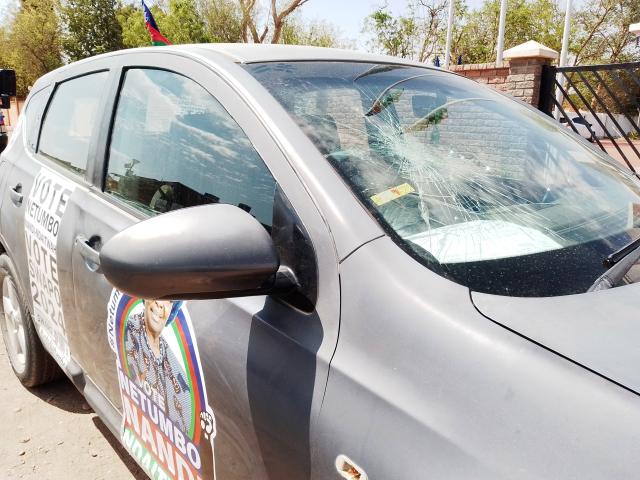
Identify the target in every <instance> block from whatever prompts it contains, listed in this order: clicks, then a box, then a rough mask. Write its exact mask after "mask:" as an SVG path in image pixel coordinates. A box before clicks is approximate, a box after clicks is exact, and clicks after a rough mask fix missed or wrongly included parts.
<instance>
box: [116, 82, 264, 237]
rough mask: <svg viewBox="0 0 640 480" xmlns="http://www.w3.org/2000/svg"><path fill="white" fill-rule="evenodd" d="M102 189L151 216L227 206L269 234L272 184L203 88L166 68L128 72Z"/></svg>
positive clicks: (231, 122)
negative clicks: (211, 205) (251, 218)
mask: <svg viewBox="0 0 640 480" xmlns="http://www.w3.org/2000/svg"><path fill="white" fill-rule="evenodd" d="M105 191H106V192H108V193H110V194H112V195H114V196H117V197H119V198H121V199H123V200H125V201H127V202H128V203H130V204H132V205H134V206H135V207H137V208H139V209H141V210H143V211H145V212H147V213H151V214H155V213H164V212H167V211H169V210H175V209H178V208H182V207H190V206H195V205H201V204H204V203H217V202H219V203H227V204H232V205H237V206H239V207H240V208H243V209H244V210H246V211H248V212H250V213H251V214H252V215H253V216H254V217H256V218H257V219H258V220H259V221H260V222H261V223H262V224H263V225H265V226H266V227H268V228H270V227H271V225H272V221H273V219H272V216H273V199H274V191H275V180H274V179H273V177H272V176H271V173H270V172H269V170H268V169H267V167H266V165H265V164H264V163H263V161H262V159H261V158H260V157H259V156H258V153H257V152H256V151H255V150H254V148H253V146H252V145H251V142H250V141H249V139H248V138H247V136H246V135H245V133H244V132H243V131H242V129H241V128H240V127H239V126H238V124H237V123H236V122H235V121H234V120H233V119H232V118H231V116H230V115H229V114H228V113H227V111H226V110H225V109H224V108H223V107H222V106H221V105H220V104H219V103H218V102H217V101H216V100H215V99H214V98H213V97H212V96H211V94H209V93H208V92H207V91H206V90H205V89H204V88H203V87H201V86H200V85H199V84H197V83H195V82H194V81H193V80H190V79H188V78H186V77H184V76H182V75H180V74H177V73H172V72H168V71H165V70H153V69H131V70H128V71H127V72H126V75H125V80H124V83H123V86H122V89H121V91H120V98H119V101H118V107H117V110H116V116H115V120H114V124H113V131H112V134H111V146H110V153H109V166H108V169H107V176H106V180H105Z"/></svg>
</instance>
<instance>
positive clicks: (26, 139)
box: [23, 84, 53, 155]
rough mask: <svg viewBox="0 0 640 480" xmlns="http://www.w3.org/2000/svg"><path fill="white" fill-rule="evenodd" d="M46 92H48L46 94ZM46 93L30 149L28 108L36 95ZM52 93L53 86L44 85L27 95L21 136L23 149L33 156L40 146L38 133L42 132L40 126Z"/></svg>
mask: <svg viewBox="0 0 640 480" xmlns="http://www.w3.org/2000/svg"><path fill="white" fill-rule="evenodd" d="M47 90H48V92H46V91H47ZM45 92H46V95H47V96H46V100H45V102H44V108H43V109H42V116H41V118H40V121H39V122H38V124H37V125H36V129H37V132H36V144H35V147H34V148H31V145H30V144H29V131H28V128H27V127H28V125H27V122H28V116H29V108H30V107H31V106H32V102H33V99H34V97H36V96H37V95H40V94H41V93H45ZM52 93H53V86H52V84H46V85H42V87H41V88H39V89H38V90H34V91H32V92H31V93H30V95H29V102H28V103H27V105H26V106H25V119H24V130H23V135H24V148H25V149H27V150H28V151H29V152H30V153H31V154H33V155H35V154H36V153H37V152H38V147H39V145H40V133H41V132H42V125H44V117H45V115H46V113H47V108H49V102H51V97H52Z"/></svg>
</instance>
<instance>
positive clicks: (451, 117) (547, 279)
mask: <svg viewBox="0 0 640 480" xmlns="http://www.w3.org/2000/svg"><path fill="white" fill-rule="evenodd" d="M246 68H247V69H248V71H249V72H251V73H252V74H253V76H254V77H255V78H256V79H257V80H258V81H259V82H261V83H262V84H263V85H264V86H265V87H266V88H267V89H268V90H269V92H270V93H271V94H272V95H273V96H274V97H275V98H276V99H277V100H278V101H279V102H280V103H281V104H282V106H283V107H284V108H285V109H286V110H287V111H288V112H289V114H290V115H291V117H292V118H293V119H294V120H295V121H296V122H297V124H298V125H299V126H300V128H301V129H302V130H303V131H304V132H305V134H306V135H307V136H308V137H309V138H310V139H311V141H312V142H313V143H314V144H315V146H316V147H317V149H318V150H319V151H320V153H321V154H322V155H323V156H324V158H325V159H326V160H327V161H328V162H329V163H330V164H331V165H332V166H333V167H334V168H335V169H336V170H337V172H338V173H339V174H340V175H341V176H342V178H343V179H344V180H345V181H346V183H347V184H348V185H349V187H350V188H351V189H352V190H353V192H354V193H355V194H356V196H357V197H358V198H359V199H360V201H361V202H362V203H363V205H364V206H365V207H366V208H367V209H368V210H369V211H370V212H371V213H372V214H373V215H374V216H375V218H376V219H377V220H378V221H379V223H380V224H381V225H382V227H383V228H384V229H385V230H386V232H387V233H388V234H389V236H390V237H391V238H393V240H394V241H395V242H396V243H398V245H400V246H401V247H402V248H403V249H404V250H405V251H407V252H408V253H409V254H410V255H412V256H413V257H414V258H416V259H417V260H418V261H420V262H421V263H422V264H424V265H425V266H427V267H428V268H430V269H432V270H433V271H435V272H437V273H439V274H440V275H443V276H445V277H446V278H449V279H450V280H453V281H455V282H458V283H461V284H463V285H467V286H468V287H469V288H471V289H473V290H475V291H480V292H485V293H494V294H500V295H512V296H555V295H566V294H572V293H581V292H585V291H586V290H587V289H588V288H589V286H590V285H591V284H592V283H593V281H594V280H595V279H596V278H597V277H598V276H599V275H601V274H602V273H603V272H604V271H605V270H606V269H605V268H604V266H603V264H602V261H603V259H604V258H605V257H606V256H607V255H608V254H610V253H611V252H613V251H615V250H617V249H619V248H620V247H621V246H623V245H626V244H628V243H629V242H631V241H632V240H634V239H636V238H638V236H639V235H640V231H639V230H638V227H639V226H640V218H639V214H640V188H639V184H638V181H637V179H635V177H632V175H631V174H630V172H627V171H625V170H623V169H622V168H620V167H618V166H617V165H615V164H614V163H612V162H609V161H607V160H606V159H605V158H604V157H603V156H601V155H600V154H597V153H596V152H595V151H593V150H592V149H591V148H590V147H589V146H587V145H586V144H584V142H582V141H581V140H579V139H575V138H573V136H572V135H570V134H568V133H567V132H566V131H564V130H565V129H563V128H562V126H561V125H559V124H556V123H555V122H553V121H552V120H551V119H549V118H548V117H546V116H544V115H543V114H541V113H540V112H537V111H535V110H533V109H531V108H529V107H527V106H524V105H523V104H520V103H519V102H517V101H515V100H512V99H509V98H507V97H505V96H503V95H501V94H499V93H497V92H494V91H492V90H490V89H488V88H484V87H481V86H479V85H478V84H476V83H475V82H472V81H470V80H468V79H465V78H462V77H459V76H455V75H452V74H449V73H446V72H442V71H439V70H438V69H430V68H420V67H411V66H405V65H386V64H385V65H378V64H368V63H349V62H320V61H318V62H273V63H258V64H250V65H247V66H246Z"/></svg>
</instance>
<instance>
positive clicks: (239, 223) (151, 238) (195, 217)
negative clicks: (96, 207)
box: [100, 204, 297, 300]
mask: <svg viewBox="0 0 640 480" xmlns="http://www.w3.org/2000/svg"><path fill="white" fill-rule="evenodd" d="M100 266H101V269H102V272H103V273H104V275H105V277H106V278H107V280H108V281H109V282H110V283H111V284H112V285H113V286H115V287H116V288H118V289H119V290H121V291H123V292H125V293H127V294H129V295H133V296H136V297H140V298H148V299H170V300H181V299H182V300H186V299H196V298H227V297H239V296H250V295H264V294H268V293H275V292H283V293H284V292H285V291H291V290H293V289H294V288H295V286H296V284H297V282H296V281H295V277H294V276H293V274H292V273H291V271H290V270H288V269H286V268H279V267H280V260H279V258H278V254H277V251H276V249H275V246H274V245H273V242H272V240H271V237H270V236H269V234H268V233H267V231H266V229H265V228H264V226H263V225H261V224H260V223H259V222H258V220H256V219H255V218H254V217H253V216H251V215H250V214H249V213H247V212H245V211H244V210H242V209H240V208H238V207H235V206H233V205H226V204H209V205H202V206H198V207H192V208H184V209H181V210H175V211H173V212H169V213H165V214H162V215H158V216H156V217H152V218H149V219H147V220H144V221H142V222H140V223H137V224H135V225H133V226H131V227H129V228H127V229H125V230H123V231H122V232H120V233H118V234H116V235H115V236H114V237H113V238H111V239H110V240H109V241H108V242H107V243H106V244H105V245H104V247H103V248H102V250H101V252H100Z"/></svg>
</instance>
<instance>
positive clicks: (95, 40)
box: [60, 0, 124, 61]
mask: <svg viewBox="0 0 640 480" xmlns="http://www.w3.org/2000/svg"><path fill="white" fill-rule="evenodd" d="M119 6H120V5H119V1H118V0H64V3H63V4H62V6H61V8H60V16H61V18H62V21H63V24H64V27H65V34H64V36H63V41H62V45H63V48H64V52H65V54H66V55H67V57H68V58H69V60H71V61H75V60H81V59H83V58H87V57H91V56H93V55H98V54H101V53H106V52H112V51H114V50H120V49H122V48H123V47H124V44H123V42H122V27H121V26H120V24H119V23H118V20H117V18H116V11H117V9H118V8H119Z"/></svg>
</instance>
